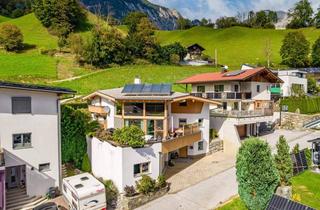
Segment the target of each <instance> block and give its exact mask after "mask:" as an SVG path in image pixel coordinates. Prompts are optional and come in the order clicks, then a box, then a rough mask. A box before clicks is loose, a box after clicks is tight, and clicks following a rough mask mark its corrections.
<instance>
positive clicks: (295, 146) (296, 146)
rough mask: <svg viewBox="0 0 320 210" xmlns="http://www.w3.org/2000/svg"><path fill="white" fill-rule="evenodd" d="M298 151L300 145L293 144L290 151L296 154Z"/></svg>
mask: <svg viewBox="0 0 320 210" xmlns="http://www.w3.org/2000/svg"><path fill="white" fill-rule="evenodd" d="M299 152H300V146H299V144H296V145H294V147H293V149H292V153H293V154H298V153H299Z"/></svg>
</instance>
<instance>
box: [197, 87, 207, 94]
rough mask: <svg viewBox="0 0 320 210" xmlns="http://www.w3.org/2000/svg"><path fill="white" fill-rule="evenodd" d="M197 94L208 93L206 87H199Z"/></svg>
mask: <svg viewBox="0 0 320 210" xmlns="http://www.w3.org/2000/svg"><path fill="white" fill-rule="evenodd" d="M197 92H198V93H204V92H206V87H205V86H203V85H201V86H197Z"/></svg>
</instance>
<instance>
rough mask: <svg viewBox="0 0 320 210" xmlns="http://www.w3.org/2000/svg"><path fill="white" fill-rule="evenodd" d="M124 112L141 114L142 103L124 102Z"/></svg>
mask: <svg viewBox="0 0 320 210" xmlns="http://www.w3.org/2000/svg"><path fill="white" fill-rule="evenodd" d="M124 114H125V115H127V116H142V115H143V103H125V104H124Z"/></svg>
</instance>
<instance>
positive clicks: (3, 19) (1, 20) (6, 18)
mask: <svg viewBox="0 0 320 210" xmlns="http://www.w3.org/2000/svg"><path fill="white" fill-rule="evenodd" d="M8 20H10V18H8V17H4V16H2V15H0V23H2V22H6V21H8Z"/></svg>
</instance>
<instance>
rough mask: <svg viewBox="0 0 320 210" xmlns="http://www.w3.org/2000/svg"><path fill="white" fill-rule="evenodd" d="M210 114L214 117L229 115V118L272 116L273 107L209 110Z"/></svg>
mask: <svg viewBox="0 0 320 210" xmlns="http://www.w3.org/2000/svg"><path fill="white" fill-rule="evenodd" d="M210 115H211V116H214V117H230V118H250V117H265V116H273V109H269V108H264V109H256V110H252V111H238V110H232V111H227V110H220V109H217V110H211V113H210Z"/></svg>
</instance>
